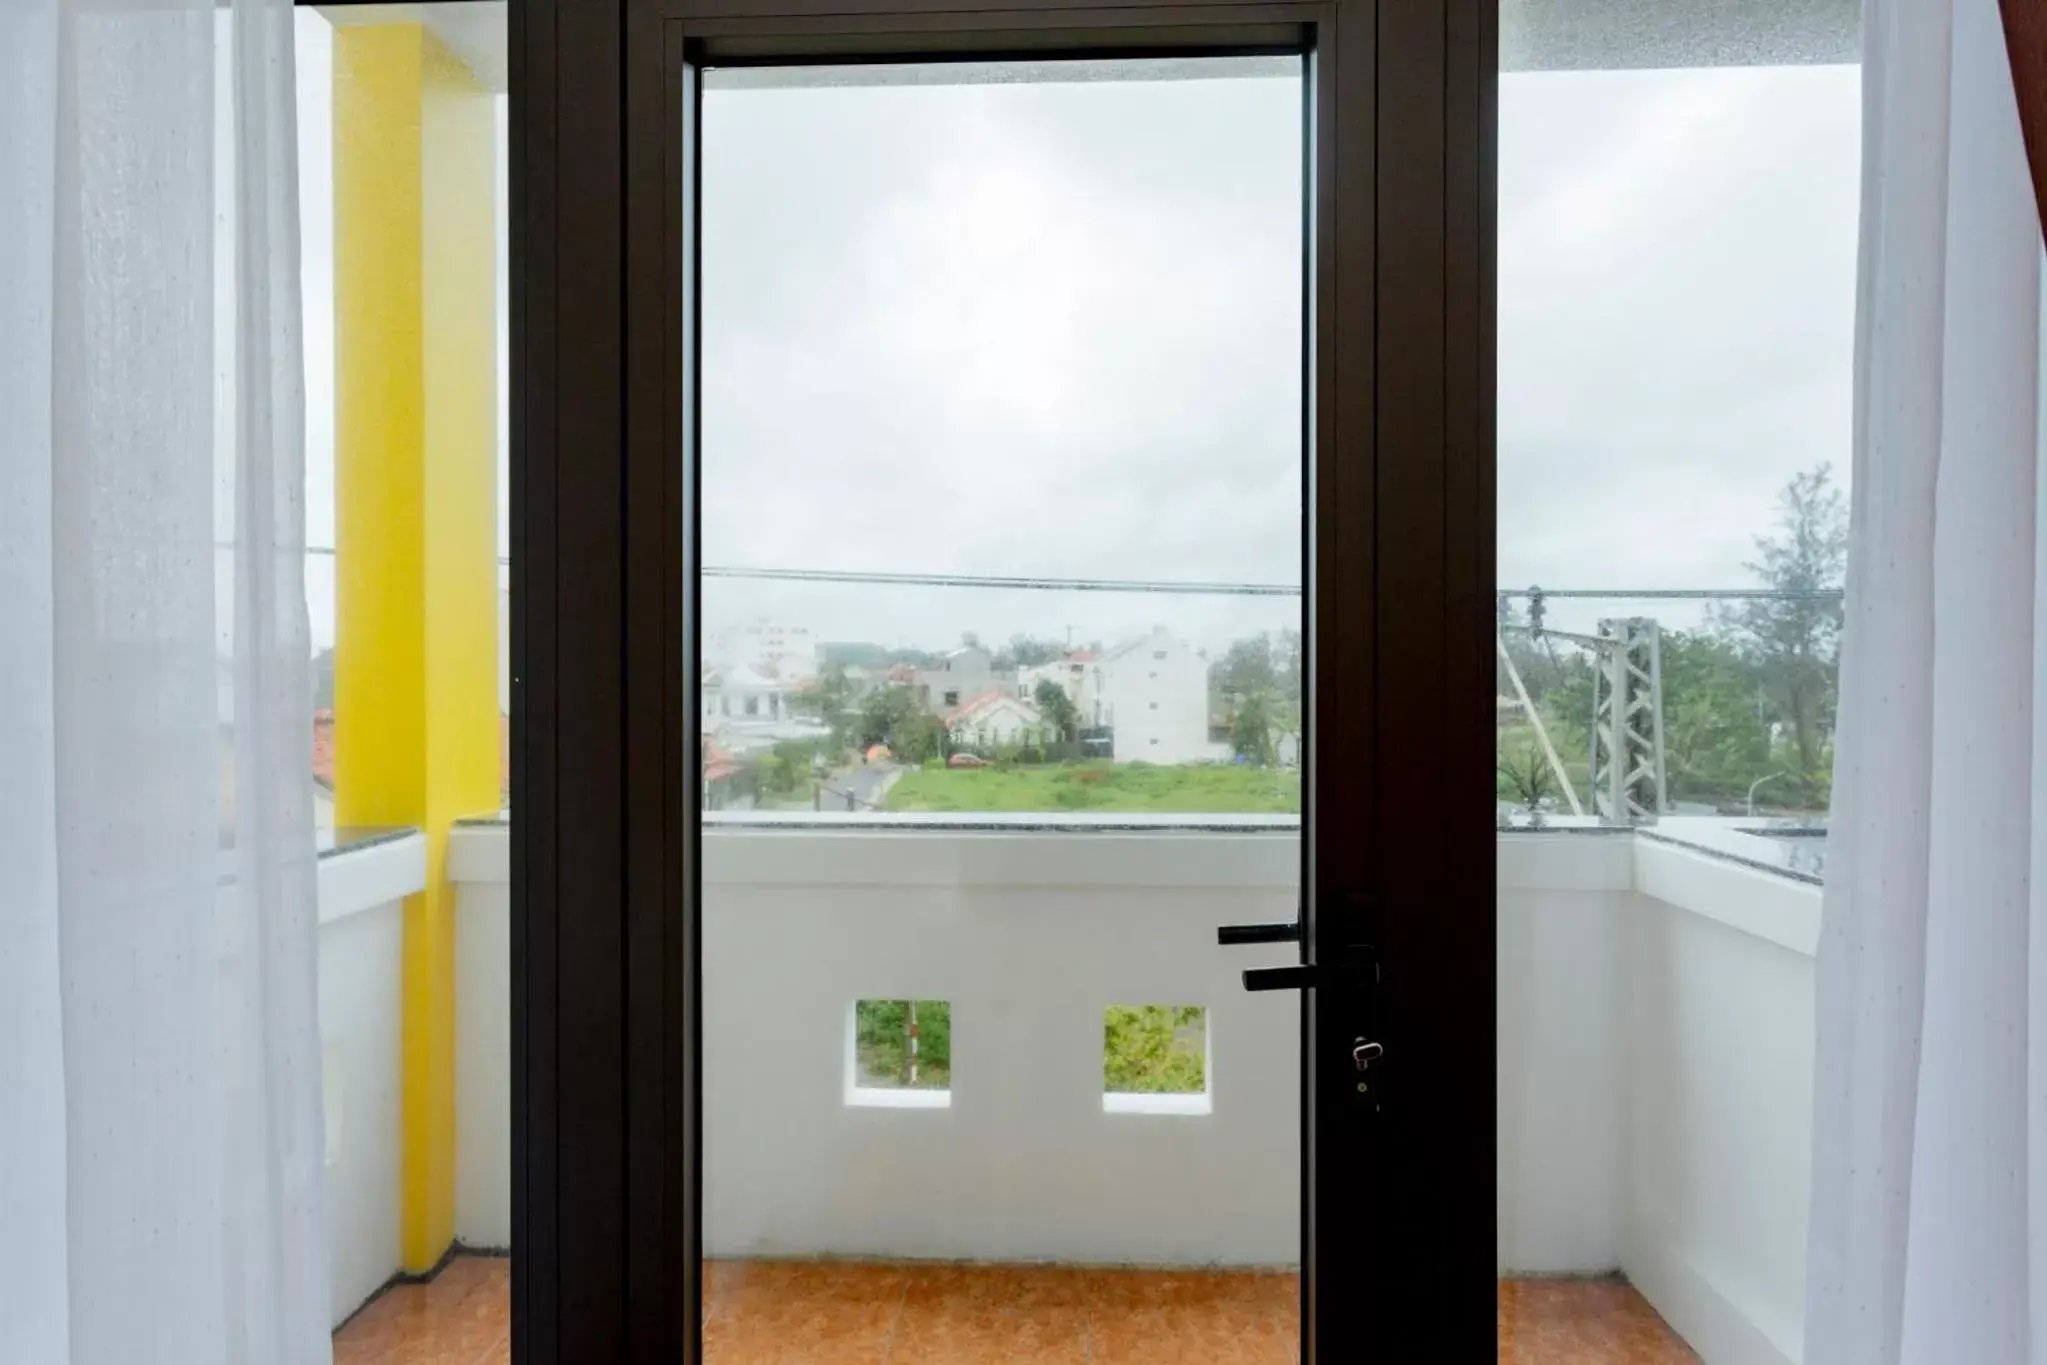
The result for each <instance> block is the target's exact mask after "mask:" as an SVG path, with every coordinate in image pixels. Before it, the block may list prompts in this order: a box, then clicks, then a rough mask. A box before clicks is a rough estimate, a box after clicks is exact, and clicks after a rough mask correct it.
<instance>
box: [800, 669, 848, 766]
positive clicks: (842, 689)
mask: <svg viewBox="0 0 2047 1365" xmlns="http://www.w3.org/2000/svg"><path fill="white" fill-rule="evenodd" d="M789 706H790V709H791V710H793V711H796V712H797V713H798V714H801V715H809V716H815V717H817V719H818V720H819V721H820V722H822V723H823V724H825V725H828V726H830V727H831V731H832V747H833V748H834V749H843V748H844V747H845V746H846V744H847V742H848V740H849V739H851V738H852V731H853V728H854V715H853V680H852V679H851V678H849V677H847V676H846V666H845V665H844V664H828V665H826V667H825V671H824V672H823V674H821V675H820V676H819V677H818V679H817V681H816V682H815V683H813V684H812V685H811V686H809V687H806V688H804V689H803V690H802V691H800V692H798V693H796V694H795V695H794V696H793V697H791V698H790V700H789Z"/></svg>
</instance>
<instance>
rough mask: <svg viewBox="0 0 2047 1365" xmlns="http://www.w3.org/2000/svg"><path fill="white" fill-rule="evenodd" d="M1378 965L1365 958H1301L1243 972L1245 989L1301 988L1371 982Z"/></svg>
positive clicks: (1298, 989)
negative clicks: (1285, 964)
mask: <svg viewBox="0 0 2047 1365" xmlns="http://www.w3.org/2000/svg"><path fill="white" fill-rule="evenodd" d="M1378 980H1379V973H1378V969H1377V968H1376V967H1374V966H1373V965H1372V964H1371V963H1369V962H1359V963H1349V962H1344V963H1328V962H1303V963H1300V964H1299V965H1297V966H1292V967H1253V968H1252V969H1251V970H1249V971H1247V972H1245V973H1244V989H1245V990H1247V991H1301V990H1307V989H1309V988H1310V987H1313V986H1371V985H1376V984H1378Z"/></svg>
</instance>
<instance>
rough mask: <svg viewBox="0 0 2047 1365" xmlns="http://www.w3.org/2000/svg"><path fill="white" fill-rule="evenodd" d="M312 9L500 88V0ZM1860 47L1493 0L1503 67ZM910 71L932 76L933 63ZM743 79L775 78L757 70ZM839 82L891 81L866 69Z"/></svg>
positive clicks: (1812, 30)
mask: <svg viewBox="0 0 2047 1365" xmlns="http://www.w3.org/2000/svg"><path fill="white" fill-rule="evenodd" d="M319 12H320V13H321V14H322V15H324V16H325V17H326V18H327V19H328V21H329V22H331V23H333V24H335V25H337V26H345V25H350V24H390V23H421V24H425V25H426V26H427V27H428V28H429V29H431V30H432V31H433V33H434V35H435V36H436V37H438V38H439V39H440V40H441V41H442V42H443V43H444V44H446V45H447V47H448V50H449V51H451V52H453V53H454V54H455V56H456V57H457V58H459V59H460V60H461V61H462V62H463V64H464V65H466V66H467V67H468V68H469V69H470V71H471V72H473V73H474V74H475V76H476V79H477V81H478V82H479V83H481V84H482V85H483V86H485V87H486V88H487V89H490V90H492V91H497V92H503V91H504V90H505V88H506V71H507V63H506V58H505V47H506V15H505V0H415V3H410V4H366V5H364V4H352V5H322V6H319ZM1861 47H1862V0H1500V69H1501V70H1502V71H1510V72H1518V71H1601V70H1640V69H1648V68H1662V67H1703V66H1806V65H1814V64H1824V63H1836V62H1855V61H1858V60H1859V59H1860V57H1861ZM813 79H815V76H814V75H813ZM897 79H898V80H901V79H903V78H902V77H900V76H898V78H897ZM914 79H919V80H930V79H932V77H931V74H930V69H929V68H925V69H924V73H923V74H922V75H921V76H918V77H915V78H914ZM747 83H749V84H775V83H776V82H775V80H774V78H773V77H772V76H771V75H766V74H763V75H756V76H754V77H752V78H750V80H749V81H748V82H747ZM841 83H846V84H855V83H859V84H866V83H895V82H890V81H887V80H885V79H883V78H882V76H881V74H880V73H867V74H866V75H865V76H864V78H863V77H854V76H849V77H848V78H846V79H845V80H844V81H843V82H841Z"/></svg>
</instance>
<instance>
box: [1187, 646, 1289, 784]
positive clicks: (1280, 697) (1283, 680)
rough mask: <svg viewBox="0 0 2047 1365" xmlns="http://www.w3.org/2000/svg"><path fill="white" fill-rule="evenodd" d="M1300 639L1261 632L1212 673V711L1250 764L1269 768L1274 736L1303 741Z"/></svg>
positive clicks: (1225, 655) (1225, 656) (1234, 649)
mask: <svg viewBox="0 0 2047 1365" xmlns="http://www.w3.org/2000/svg"><path fill="white" fill-rule="evenodd" d="M1303 681H1304V672H1303V660H1302V655H1301V633H1300V632H1299V631H1298V630H1282V631H1280V632H1279V633H1278V634H1277V635H1276V636H1275V635H1274V634H1272V633H1271V632H1269V631H1262V632H1260V633H1259V634H1257V635H1253V636H1250V637H1249V638H1247V639H1242V640H1237V641H1234V642H1232V643H1231V645H1230V647H1229V649H1228V650H1226V651H1224V653H1223V657H1222V658H1221V659H1220V660H1218V661H1217V662H1216V664H1215V666H1214V667H1213V668H1211V669H1210V670H1209V691H1210V693H1211V704H1212V709H1214V710H1216V711H1219V712H1220V713H1221V714H1222V715H1223V716H1224V717H1226V718H1227V720H1228V722H1229V727H1230V746H1231V748H1232V749H1233V750H1235V752H1236V754H1237V756H1238V757H1239V758H1241V759H1243V760H1244V761H1245V762H1247V763H1255V764H1258V765H1260V766H1261V767H1264V766H1270V765H1271V763H1272V762H1273V760H1274V758H1275V754H1274V752H1273V736H1274V735H1275V734H1285V735H1291V736H1293V737H1294V739H1295V740H1296V741H1297V742H1298V741H1299V739H1300V736H1301V726H1302V716H1303V707H1302V704H1301V694H1302V685H1303Z"/></svg>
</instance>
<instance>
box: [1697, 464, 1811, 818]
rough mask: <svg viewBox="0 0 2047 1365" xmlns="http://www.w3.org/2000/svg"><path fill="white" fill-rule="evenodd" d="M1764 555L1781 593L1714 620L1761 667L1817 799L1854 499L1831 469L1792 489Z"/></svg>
mask: <svg viewBox="0 0 2047 1365" xmlns="http://www.w3.org/2000/svg"><path fill="white" fill-rule="evenodd" d="M1756 552H1757V555H1758V558H1757V559H1756V560H1754V561H1751V562H1750V563H1749V565H1748V568H1749V570H1750V571H1751V572H1753V573H1754V574H1756V576H1757V577H1759V578H1761V579H1762V580H1763V583H1764V585H1765V586H1767V587H1769V588H1772V589H1774V590H1775V591H1776V593H1777V594H1778V595H1777V596H1774V597H1770V598H1765V599H1762V600H1758V601H1753V602H1744V603H1742V604H1740V605H1739V606H1734V607H1729V608H1724V609H1722V610H1720V611H1718V612H1716V613H1715V615H1714V624H1715V625H1716V626H1717V628H1718V629H1719V631H1720V633H1721V635H1722V637H1723V638H1724V639H1725V640H1726V641H1727V642H1728V643H1729V644H1730V645H1731V646H1732V647H1733V648H1734V649H1736V650H1737V651H1738V652H1739V653H1740V654H1741V656H1742V658H1743V659H1745V660H1746V661H1747V662H1748V664H1749V666H1750V667H1751V668H1753V669H1754V670H1755V677H1756V681H1757V683H1758V684H1759V685H1760V687H1761V691H1762V694H1763V697H1764V699H1765V702H1766V706H1767V714H1768V716H1769V718H1770V719H1771V720H1773V721H1774V722H1775V723H1776V724H1778V725H1781V726H1782V727H1783V728H1784V732H1785V733H1786V735H1787V737H1788V739H1789V741H1790V750H1791V752H1790V753H1789V754H1788V755H1787V757H1788V759H1789V761H1790V762H1791V763H1792V764H1793V765H1794V766H1795V768H1796V773H1795V777H1796V778H1797V780H1798V782H1799V784H1800V786H1801V788H1802V795H1803V797H1804V798H1805V800H1806V801H1807V802H1808V803H1809V804H1817V803H1818V802H1820V801H1822V800H1824V796H1825V792H1826V787H1827V774H1826V771H1825V769H1826V767H1827V759H1828V754H1827V750H1828V746H1829V744H1830V742H1831V737H1832V733H1833V726H1834V702H1835V684H1836V678H1837V670H1838V667H1839V663H1840V648H1841V597H1840V589H1841V584H1842V580H1843V578H1844V576H1845V574H1846V571H1847V567H1848V501H1847V498H1846V497H1844V496H1843V495H1842V493H1841V490H1840V489H1839V488H1837V487H1836V486H1835V485H1834V479H1833V470H1832V469H1831V468H1830V467H1829V466H1827V465H1824V464H1822V465H1818V466H1816V467H1814V468H1813V469H1810V470H1807V471H1805V472H1804V473H1802V474H1797V475H1794V476H1793V477H1792V479H1791V481H1790V482H1789V483H1787V484H1786V485H1784V490H1783V492H1781V493H1780V494H1779V495H1778V498H1777V530H1776V533H1775V534H1773V535H1766V536H1758V537H1757V538H1756ZM1667 694H1668V693H1667V689H1666V696H1667ZM1758 775H1759V776H1760V774H1758Z"/></svg>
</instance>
